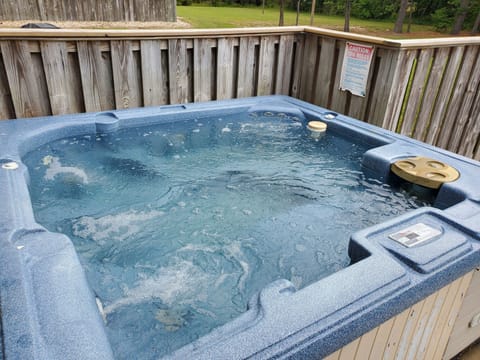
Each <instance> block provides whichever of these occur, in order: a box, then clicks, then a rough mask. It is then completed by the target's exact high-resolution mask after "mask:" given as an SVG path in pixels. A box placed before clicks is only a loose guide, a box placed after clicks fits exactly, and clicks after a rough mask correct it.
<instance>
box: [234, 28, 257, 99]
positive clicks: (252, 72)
mask: <svg viewBox="0 0 480 360" xmlns="http://www.w3.org/2000/svg"><path fill="white" fill-rule="evenodd" d="M258 43H259V40H258V38H256V37H252V36H248V37H241V38H240V46H239V54H238V57H239V59H241V61H239V64H238V86H237V96H238V97H239V98H242V97H247V96H254V95H255V78H256V72H257V58H256V54H255V46H256V45H257V44H258Z"/></svg>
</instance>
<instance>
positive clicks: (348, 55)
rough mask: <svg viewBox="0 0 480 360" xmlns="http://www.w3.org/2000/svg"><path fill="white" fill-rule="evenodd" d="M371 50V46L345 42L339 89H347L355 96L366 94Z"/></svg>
mask: <svg viewBox="0 0 480 360" xmlns="http://www.w3.org/2000/svg"><path fill="white" fill-rule="evenodd" d="M373 50H374V48H373V46H367V45H361V44H354V43H351V42H347V43H346V45H345V55H344V57H343V65H342V73H341V77H340V90H344V91H346V90H348V91H350V92H351V93H352V94H353V95H357V96H365V95H366V91H367V80H368V73H369V72H370V65H371V64H372V58H373Z"/></svg>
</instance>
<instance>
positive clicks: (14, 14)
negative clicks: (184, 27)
mask: <svg viewBox="0 0 480 360" xmlns="http://www.w3.org/2000/svg"><path fill="white" fill-rule="evenodd" d="M0 20H3V21H12V20H37V21H38V20H40V21H176V1H174V0H115V1H113V0H104V1H98V0H0Z"/></svg>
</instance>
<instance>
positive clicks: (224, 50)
mask: <svg viewBox="0 0 480 360" xmlns="http://www.w3.org/2000/svg"><path fill="white" fill-rule="evenodd" d="M233 45H234V42H233V40H232V39H230V38H222V39H218V42H217V99H232V98H234V97H235V92H236V88H237V85H236V84H235V76H234V67H233V65H234V56H233V54H234V51H233Z"/></svg>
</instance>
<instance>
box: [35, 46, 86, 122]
mask: <svg viewBox="0 0 480 360" xmlns="http://www.w3.org/2000/svg"><path fill="white" fill-rule="evenodd" d="M41 49H42V60H43V66H44V71H45V77H46V80H47V87H48V95H49V98H50V106H51V109H52V114H53V115H59V114H69V113H76V112H81V111H83V106H82V105H81V104H83V99H82V97H81V96H79V94H78V90H80V88H77V87H76V86H75V83H76V77H75V76H74V74H73V73H72V71H71V68H70V66H69V65H70V64H69V63H70V61H69V58H68V52H67V47H66V44H65V42H55V41H44V42H41ZM80 93H81V92H80Z"/></svg>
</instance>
